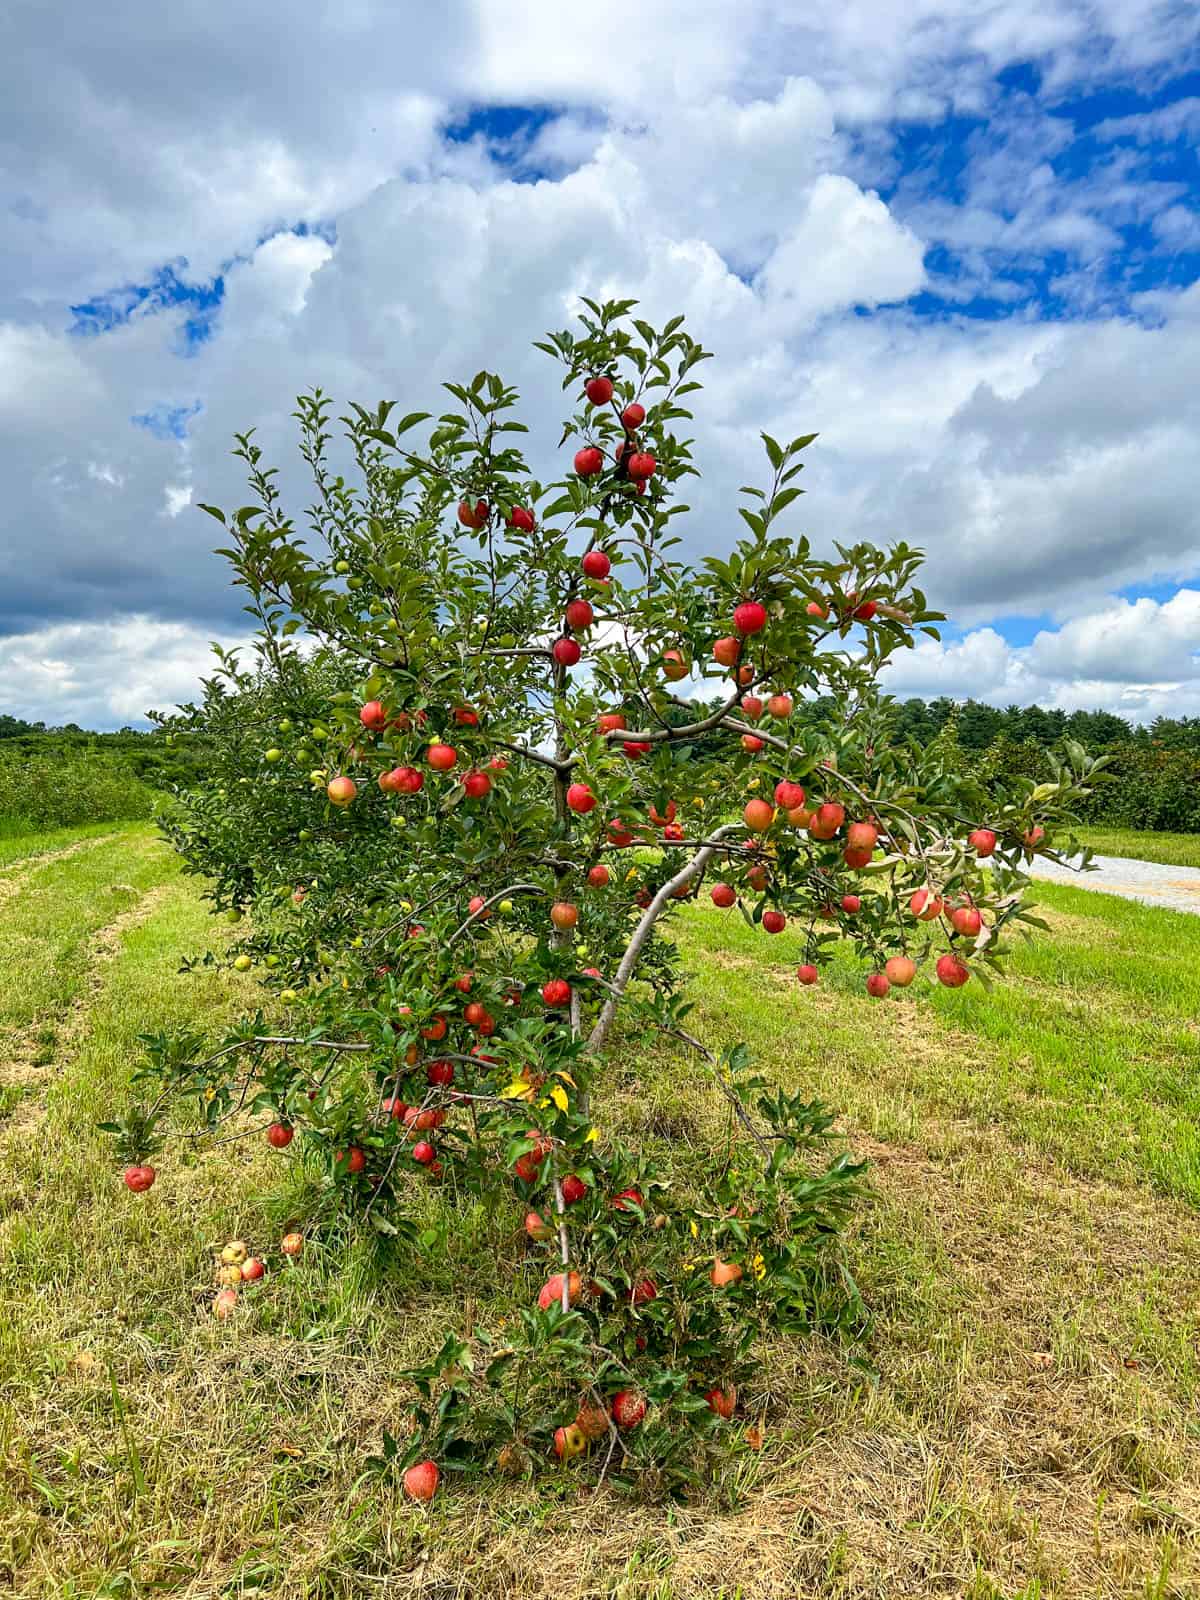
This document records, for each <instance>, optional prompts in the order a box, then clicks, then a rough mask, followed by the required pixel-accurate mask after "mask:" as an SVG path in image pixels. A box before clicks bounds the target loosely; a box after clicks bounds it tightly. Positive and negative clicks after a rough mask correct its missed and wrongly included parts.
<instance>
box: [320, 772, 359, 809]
mask: <svg viewBox="0 0 1200 1600" xmlns="http://www.w3.org/2000/svg"><path fill="white" fill-rule="evenodd" d="M325 793H326V794H327V795H328V796H329V803H330V805H334V806H348V805H349V804H350V802H351V800H353V799H354V796H355V795H356V794H357V793H358V785H357V784H356V783H355V781H354V779H353V778H343V777H337V778H331V779H330V780H329V782H328V783H327V784H326V786H325Z"/></svg>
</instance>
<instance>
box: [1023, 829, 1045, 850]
mask: <svg viewBox="0 0 1200 1600" xmlns="http://www.w3.org/2000/svg"><path fill="white" fill-rule="evenodd" d="M1045 837H1046V830H1045V828H1043V827H1040V826H1039V825H1038V824H1037V823H1036V822H1035V823H1034V825H1033V827H1032V828H1030V829H1029V830H1028V832H1026V833H1023V834H1022V835H1021V842H1022V844H1024V846H1025V848H1026V850H1028V851H1030V852H1031V853H1032V852H1033V851H1034V850H1036V849H1037V848H1038V846H1039V845H1040V844H1041V842H1042V840H1043V839H1044V838H1045Z"/></svg>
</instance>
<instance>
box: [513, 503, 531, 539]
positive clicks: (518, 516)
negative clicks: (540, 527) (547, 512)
mask: <svg viewBox="0 0 1200 1600" xmlns="http://www.w3.org/2000/svg"><path fill="white" fill-rule="evenodd" d="M508 525H509V527H510V528H519V529H520V530H521V532H522V533H532V532H533V526H534V524H533V512H532V511H527V510H526V509H525V507H524V506H514V507H513V508H512V510H511V511H510V512H509V514H508Z"/></svg>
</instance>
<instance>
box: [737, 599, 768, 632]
mask: <svg viewBox="0 0 1200 1600" xmlns="http://www.w3.org/2000/svg"><path fill="white" fill-rule="evenodd" d="M733 625H734V627H735V628H736V629H737V631H738V632H739V633H740V634H742V635H743V636H745V635H746V634H748V633H761V632H762V630H763V629H764V628H765V627H766V625H767V608H766V606H762V605H759V603H758V601H757V600H743V602H742V604H741V605H740V606H738V607H736V609H735V610H734V613H733Z"/></svg>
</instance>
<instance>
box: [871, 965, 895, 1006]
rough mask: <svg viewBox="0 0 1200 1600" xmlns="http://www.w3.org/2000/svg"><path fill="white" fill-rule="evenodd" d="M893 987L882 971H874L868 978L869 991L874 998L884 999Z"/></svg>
mask: <svg viewBox="0 0 1200 1600" xmlns="http://www.w3.org/2000/svg"><path fill="white" fill-rule="evenodd" d="M891 987H892V986H891V984H890V983H889V982H888V980H887V978H886V977H884V975H883V973H882V972H873V973H872V974H871V976H870V977H869V978H868V979H867V993H868V994H869V995H870V996H871V999H872V1000H882V999H883V997H884V995H885V994H886V993H887V992H888V990H889V989H890V988H891Z"/></svg>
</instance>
